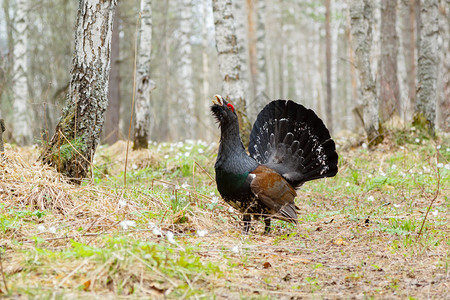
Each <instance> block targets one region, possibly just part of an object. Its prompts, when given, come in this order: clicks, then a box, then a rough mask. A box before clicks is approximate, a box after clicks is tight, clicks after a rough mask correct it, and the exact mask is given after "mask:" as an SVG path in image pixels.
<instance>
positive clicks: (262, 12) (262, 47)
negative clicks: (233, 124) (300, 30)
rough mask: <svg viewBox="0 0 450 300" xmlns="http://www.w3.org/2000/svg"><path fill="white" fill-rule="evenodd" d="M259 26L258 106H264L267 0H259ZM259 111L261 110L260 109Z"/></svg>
mask: <svg viewBox="0 0 450 300" xmlns="http://www.w3.org/2000/svg"><path fill="white" fill-rule="evenodd" d="M256 11H257V17H258V20H257V27H256V61H257V73H256V88H255V92H256V107H257V108H259V107H261V106H263V105H264V104H265V102H266V98H267V75H266V28H265V24H266V23H265V22H266V0H257V10H256ZM258 111H259V110H258Z"/></svg>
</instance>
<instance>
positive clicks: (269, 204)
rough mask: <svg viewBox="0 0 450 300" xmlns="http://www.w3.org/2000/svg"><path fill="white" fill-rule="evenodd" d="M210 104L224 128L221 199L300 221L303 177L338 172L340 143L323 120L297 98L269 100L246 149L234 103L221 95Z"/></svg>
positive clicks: (219, 183)
mask: <svg viewBox="0 0 450 300" xmlns="http://www.w3.org/2000/svg"><path fill="white" fill-rule="evenodd" d="M216 99H217V103H215V104H214V105H213V106H211V111H212V113H213V115H214V116H215V117H216V119H217V121H218V123H219V125H220V129H221V137H220V145H219V153H218V156H217V161H216V164H215V166H214V167H215V171H216V182H217V189H218V190H219V193H220V194H221V196H222V198H223V199H224V200H225V201H226V202H227V203H229V204H230V205H231V206H232V207H234V208H235V209H237V210H239V211H240V212H242V213H243V214H244V216H243V220H244V231H245V232H248V229H249V225H250V219H251V218H250V216H251V215H253V216H254V217H255V218H259V217H263V218H264V220H265V224H266V227H265V231H266V232H269V230H270V219H271V218H276V219H281V220H284V221H289V222H293V223H296V222H297V213H296V206H295V203H294V198H295V196H296V193H295V188H298V187H300V186H301V185H302V184H303V183H304V182H306V181H309V180H313V179H318V178H323V177H331V176H334V175H336V173H337V160H338V155H337V153H336V147H335V144H334V141H333V140H332V139H331V137H330V134H329V132H328V129H327V128H326V127H325V125H324V124H323V122H322V120H320V118H319V117H317V115H316V114H315V113H314V112H313V111H312V110H310V109H307V108H305V107H304V106H302V105H300V104H297V103H295V102H293V101H290V100H289V101H286V100H276V101H272V102H270V103H269V104H268V105H266V107H264V109H263V110H262V111H261V112H260V113H259V115H258V117H257V119H256V122H255V124H254V126H253V129H252V132H251V135H250V144H249V153H250V155H248V154H247V152H246V151H245V148H244V146H243V144H242V142H241V138H240V135H239V123H238V118H237V115H236V112H235V111H234V107H233V106H232V105H231V104H230V103H228V102H227V101H225V100H224V99H223V98H222V97H220V96H216Z"/></svg>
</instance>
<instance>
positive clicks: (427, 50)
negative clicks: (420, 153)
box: [413, 0, 439, 136]
mask: <svg viewBox="0 0 450 300" xmlns="http://www.w3.org/2000/svg"><path fill="white" fill-rule="evenodd" d="M420 14H421V22H420V36H419V44H420V46H419V55H418V57H419V60H418V63H417V81H418V86H417V99H416V104H415V106H414V119H413V124H415V125H418V126H421V127H423V128H425V129H426V130H427V131H428V132H429V133H430V134H431V135H432V136H434V134H435V132H434V131H435V121H436V80H437V65H438V62H439V57H438V49H437V37H438V31H439V26H438V14H439V11H438V1H437V0H423V1H421V12H420Z"/></svg>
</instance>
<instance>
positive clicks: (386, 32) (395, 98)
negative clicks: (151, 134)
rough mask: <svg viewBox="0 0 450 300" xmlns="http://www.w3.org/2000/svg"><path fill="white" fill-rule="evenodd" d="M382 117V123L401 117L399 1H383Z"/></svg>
mask: <svg viewBox="0 0 450 300" xmlns="http://www.w3.org/2000/svg"><path fill="white" fill-rule="evenodd" d="M381 2H382V3H381V37H380V39H381V45H382V46H381V57H380V74H381V76H380V115H381V119H382V121H387V120H389V119H390V118H391V117H392V116H393V115H400V88H399V82H398V76H397V55H398V36H397V30H396V16H397V1H396V0H382V1H381Z"/></svg>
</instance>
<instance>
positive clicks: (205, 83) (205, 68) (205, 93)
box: [199, 0, 212, 140]
mask: <svg viewBox="0 0 450 300" xmlns="http://www.w3.org/2000/svg"><path fill="white" fill-rule="evenodd" d="M208 3H209V0H203V2H202V17H203V24H202V75H203V76H202V102H203V103H204V116H205V120H206V122H205V123H206V124H207V126H208V125H212V124H211V121H210V120H211V118H209V106H210V103H211V102H209V101H206V99H208V97H211V95H210V94H209V76H210V75H209V73H210V72H209V60H208V30H207V23H206V21H207V15H208ZM207 114H208V117H207V116H206V115H207ZM199 132H200V131H199ZM202 138H203V139H205V140H209V132H207V133H206V134H204V135H203V136H202Z"/></svg>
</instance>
